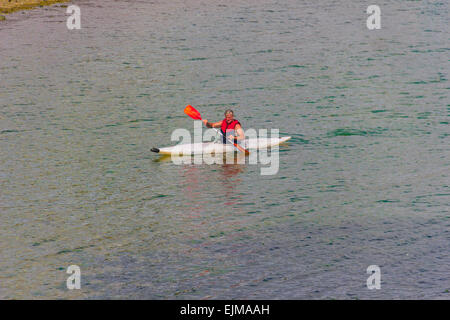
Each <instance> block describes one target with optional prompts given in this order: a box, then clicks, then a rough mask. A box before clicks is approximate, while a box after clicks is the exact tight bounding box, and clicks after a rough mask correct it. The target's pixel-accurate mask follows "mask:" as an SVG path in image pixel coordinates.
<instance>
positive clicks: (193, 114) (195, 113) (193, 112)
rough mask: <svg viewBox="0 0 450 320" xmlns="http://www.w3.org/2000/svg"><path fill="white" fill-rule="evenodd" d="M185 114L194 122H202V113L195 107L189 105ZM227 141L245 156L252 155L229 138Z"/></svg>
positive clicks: (185, 109)
mask: <svg viewBox="0 0 450 320" xmlns="http://www.w3.org/2000/svg"><path fill="white" fill-rule="evenodd" d="M184 113H186V114H187V115H188V116H189V117H191V118H192V119H194V120H202V116H201V115H200V112H198V111H197V110H195V109H194V107H193V106H191V105H187V106H186V108H184ZM216 131H218V130H217V129H216ZM218 132H220V134H221V135H222V136H223V133H222V132H221V131H218ZM225 138H226V137H225ZM226 139H227V141H228V142H230V143H232V144H233V145H234V146H235V147H236V148H238V150H239V151H242V152H244V153H245V154H250V152H249V151H248V150H247V149H244V148H242V147H241V146H240V145H238V144H237V143H234V142H233V141H231V140H230V139H228V138H226Z"/></svg>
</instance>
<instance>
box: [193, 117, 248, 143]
mask: <svg viewBox="0 0 450 320" xmlns="http://www.w3.org/2000/svg"><path fill="white" fill-rule="evenodd" d="M202 121H203V123H204V124H205V126H207V127H208V128H220V131H221V132H222V142H223V143H228V141H227V139H226V138H225V137H227V138H228V139H230V141H234V143H239V142H240V141H243V140H244V139H245V136H244V130H243V129H242V126H241V123H240V122H239V121H238V120H236V119H234V113H233V110H230V109H228V110H227V111H225V119H223V120H222V121H219V122H213V123H211V122H208V120H207V119H203V120H202Z"/></svg>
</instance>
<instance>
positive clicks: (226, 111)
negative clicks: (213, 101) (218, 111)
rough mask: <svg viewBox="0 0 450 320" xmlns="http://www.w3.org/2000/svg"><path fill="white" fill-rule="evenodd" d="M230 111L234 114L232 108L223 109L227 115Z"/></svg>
mask: <svg viewBox="0 0 450 320" xmlns="http://www.w3.org/2000/svg"><path fill="white" fill-rule="evenodd" d="M230 112H231V113H232V114H233V115H234V112H233V110H231V109H227V110H225V113H224V114H225V115H227V113H230Z"/></svg>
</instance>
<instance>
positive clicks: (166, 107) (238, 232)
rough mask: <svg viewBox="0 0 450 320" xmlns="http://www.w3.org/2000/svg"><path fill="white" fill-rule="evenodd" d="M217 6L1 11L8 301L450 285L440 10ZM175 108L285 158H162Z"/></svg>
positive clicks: (3, 294)
mask: <svg viewBox="0 0 450 320" xmlns="http://www.w3.org/2000/svg"><path fill="white" fill-rule="evenodd" d="M223 3H224V2H223V1H222V2H221V1H207V2H206V1H195V0H190V1H183V2H180V1H177V2H174V1H171V2H170V4H167V3H165V2H162V1H155V2H153V3H150V2H143V1H141V2H137V1H136V2H135V1H133V2H126V1H114V2H113V1H101V2H99V1H78V2H77V4H78V5H79V6H80V8H81V14H82V29H81V30H73V31H69V30H67V28H66V25H65V19H66V14H65V10H66V9H65V8H62V7H59V6H52V7H47V8H38V9H36V10H32V11H27V12H25V13H21V12H16V13H14V14H11V15H8V17H7V21H3V22H0V40H1V41H0V57H1V59H0V73H1V80H0V83H1V86H0V125H1V126H0V150H1V152H0V213H1V214H0V282H1V284H2V285H1V286H0V298H3V299H8V298H33V299H47V298H63V299H70V298H89V299H95V298H124V299H187V298H194V299H197V298H210V299H217V298H222V299H231V298H232V299H247V298H255V299H261V298H266V299H305V298H313V299H323V298H326V299H332V298H337V299H369V298H370V299H372V298H374V299H383V298H396V299H406V298H431V299H434V298H444V299H448V298H449V297H450V296H449V290H450V256H449V249H450V241H449V240H450V233H449V227H450V215H449V213H448V212H449V203H450V201H449V200H450V192H449V169H450V166H449V147H448V145H449V111H450V104H449V82H448V70H449V58H448V57H449V50H450V46H449V37H448V4H447V3H446V2H440V1H419V2H417V1H401V2H400V1H381V2H378V5H379V6H380V7H381V11H382V29H381V30H374V31H369V30H368V29H367V28H366V25H365V24H366V17H367V14H366V12H365V11H366V6H367V4H366V3H360V4H358V3H354V2H345V4H342V2H341V1H325V0H320V1H314V2H311V3H304V2H301V1H294V0H287V1H269V0H263V1H236V0H232V1H228V2H227V3H226V4H223ZM187 104H192V105H193V106H195V107H196V108H197V109H198V110H200V111H201V113H202V116H204V117H206V118H208V119H210V120H214V121H218V120H220V117H221V116H222V113H223V111H224V109H226V108H229V107H231V108H233V109H234V110H235V113H236V118H238V119H239V120H240V121H241V123H242V124H243V126H244V129H247V128H255V129H260V128H279V129H280V134H281V135H289V136H292V137H293V138H292V140H290V142H289V144H288V145H285V146H282V147H280V153H279V156H280V169H279V172H278V173H277V174H276V175H272V176H261V175H260V169H261V165H250V164H247V165H233V164H231V165H183V166H176V165H174V164H173V163H171V162H170V161H160V159H159V157H158V156H157V155H155V154H153V153H151V152H150V151H149V150H150V148H152V147H155V146H157V147H162V146H168V145H173V144H174V142H171V141H170V135H171V133H172V131H173V130H174V129H176V128H187V129H189V130H193V124H192V120H190V119H189V118H188V117H186V115H184V113H183V108H184V107H185V106H186V105H187ZM71 264H76V265H78V266H80V268H81V272H82V284H81V285H82V289H81V290H73V291H69V290H67V289H66V278H67V277H68V275H67V274H66V269H67V267H68V266H69V265H71ZM373 264H375V265H379V266H380V268H381V273H382V276H381V280H382V284H381V285H382V288H381V289H380V290H368V289H367V287H366V279H367V277H368V275H367V274H366V269H367V267H368V266H369V265H373Z"/></svg>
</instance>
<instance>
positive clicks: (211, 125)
mask: <svg viewBox="0 0 450 320" xmlns="http://www.w3.org/2000/svg"><path fill="white" fill-rule="evenodd" d="M202 121H203V123H204V124H205V126H207V127H208V128H220V127H221V126H222V121H219V122H208V120H207V119H203V120H202Z"/></svg>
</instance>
